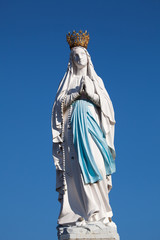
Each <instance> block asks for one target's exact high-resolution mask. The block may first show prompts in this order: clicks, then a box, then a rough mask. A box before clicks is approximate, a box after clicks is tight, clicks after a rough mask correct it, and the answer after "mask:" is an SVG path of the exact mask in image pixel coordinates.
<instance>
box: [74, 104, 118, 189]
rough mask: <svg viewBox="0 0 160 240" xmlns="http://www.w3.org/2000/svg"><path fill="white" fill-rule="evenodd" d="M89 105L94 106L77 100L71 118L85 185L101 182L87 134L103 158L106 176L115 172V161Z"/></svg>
mask: <svg viewBox="0 0 160 240" xmlns="http://www.w3.org/2000/svg"><path fill="white" fill-rule="evenodd" d="M89 105H94V104H93V103H91V102H90V101H87V100H77V101H76V102H74V103H73V112H72V117H71V124H72V130H73V143H74V146H75V149H76V151H77V153H78V161H79V164H80V168H81V171H82V175H83V178H84V182H85V183H86V184H87V183H94V182H97V181H99V180H102V176H101V174H100V172H99V169H98V166H97V165H96V163H95V160H94V156H93V154H92V149H91V146H90V143H89V134H91V136H92V138H93V140H94V141H95V143H96V145H97V147H98V148H99V150H100V152H101V154H102V156H103V159H104V165H105V169H106V175H110V174H112V173H114V172H115V171H116V168H115V160H114V159H113V157H112V154H111V151H110V149H109V147H108V145H107V142H106V139H105V136H104V134H103V132H102V130H101V128H100V127H99V125H98V123H97V122H96V121H95V119H94V118H93V116H92V114H91V111H90V109H89V108H88V106H89Z"/></svg>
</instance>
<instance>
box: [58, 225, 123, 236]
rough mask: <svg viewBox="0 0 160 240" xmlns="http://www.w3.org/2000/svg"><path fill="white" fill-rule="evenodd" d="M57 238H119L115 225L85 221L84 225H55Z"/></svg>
mask: <svg viewBox="0 0 160 240" xmlns="http://www.w3.org/2000/svg"><path fill="white" fill-rule="evenodd" d="M57 230H58V240H82V239H83V240H93V239H99V240H101V239H102V240H120V237H119V235H118V233H117V228H116V227H110V226H106V225H104V224H103V223H101V222H96V223H87V224H86V225H85V226H80V227H79V226H68V227H67V226H66V227H64V226H63V227H60V226H58V227H57Z"/></svg>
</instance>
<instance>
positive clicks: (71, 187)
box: [52, 31, 115, 226]
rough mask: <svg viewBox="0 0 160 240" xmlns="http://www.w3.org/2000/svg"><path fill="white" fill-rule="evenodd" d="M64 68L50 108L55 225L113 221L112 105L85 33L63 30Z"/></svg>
mask: <svg viewBox="0 0 160 240" xmlns="http://www.w3.org/2000/svg"><path fill="white" fill-rule="evenodd" d="M67 41H68V43H69V45H70V49H71V52H70V59H69V63H68V69H67V72H66V73H65V75H64V77H63V79H62V80H61V82H60V85H59V88H58V91H57V95H56V98H55V102H54V105H53V110H52V135H53V157H54V163H55V166H56V190H57V192H58V193H59V198H58V200H59V202H60V203H61V210H60V214H59V218H58V224H60V225H65V224H72V225H74V224H75V225H76V226H82V225H84V224H86V223H87V222H95V221H96V222H98V221H101V222H103V223H104V224H105V225H109V224H114V223H113V222H112V220H111V217H112V215H113V214H112V209H111V206H110V203H109V197H108V194H109V191H110V190H111V188H112V182H111V175H112V173H114V172H115V149H114V126H115V118H114V110H113V106H112V102H111V100H110V97H109V95H108V93H107V91H106V89H105V86H104V84H103V81H102V79H101V78H100V77H99V76H98V75H97V74H96V72H95V70H94V67H93V64H92V61H91V57H90V55H89V53H88V51H87V45H88V42H89V34H88V33H87V32H85V33H83V32H82V31H79V33H76V32H75V31H73V33H72V34H71V33H69V34H68V35H67Z"/></svg>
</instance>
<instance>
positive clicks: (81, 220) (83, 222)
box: [76, 218, 86, 227]
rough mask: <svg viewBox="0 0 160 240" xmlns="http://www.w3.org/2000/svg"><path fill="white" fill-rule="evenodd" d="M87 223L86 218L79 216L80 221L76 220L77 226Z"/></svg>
mask: <svg viewBox="0 0 160 240" xmlns="http://www.w3.org/2000/svg"><path fill="white" fill-rule="evenodd" d="M85 225H86V221H85V220H84V218H79V219H78V221H77V222H76V226H77V227H81V226H85Z"/></svg>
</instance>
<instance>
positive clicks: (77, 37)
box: [66, 30, 89, 49]
mask: <svg viewBox="0 0 160 240" xmlns="http://www.w3.org/2000/svg"><path fill="white" fill-rule="evenodd" d="M66 37H67V42H68V44H69V46H70V49H71V48H73V47H78V46H81V47H84V48H86V49H87V46H88V42H89V33H87V31H85V32H84V33H83V32H82V30H80V31H79V32H78V33H76V31H73V32H72V34H71V33H70V32H69V33H68V34H67V35H66Z"/></svg>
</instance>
